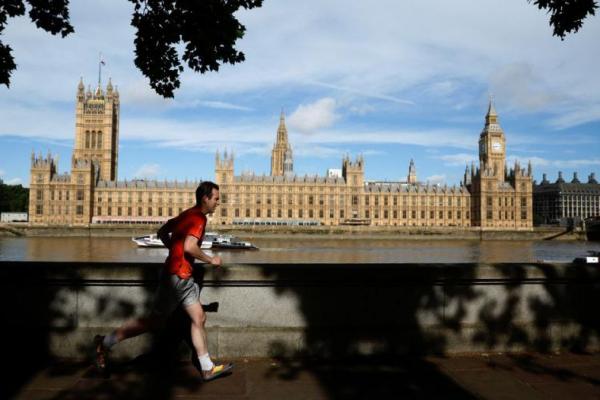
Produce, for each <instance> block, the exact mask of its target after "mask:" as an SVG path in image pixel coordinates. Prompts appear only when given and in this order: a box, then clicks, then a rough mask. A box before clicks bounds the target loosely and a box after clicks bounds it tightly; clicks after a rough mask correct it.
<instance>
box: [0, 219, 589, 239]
mask: <svg viewBox="0 0 600 400" xmlns="http://www.w3.org/2000/svg"><path fill="white" fill-rule="evenodd" d="M159 227H160V226H159V225H89V226H53V225H48V226H42V225H29V224H23V223H21V224H0V237H2V236H51V237H63V236H64V237H132V236H139V235H143V234H149V233H155V232H156V231H157V230H158V228H159ZM208 230H215V231H218V232H219V233H229V234H235V235H239V236H242V237H252V236H273V237H281V236H282V235H295V236H303V235H307V236H319V235H328V236H333V237H335V236H347V235H352V236H361V237H371V236H376V237H388V238H398V239H410V240H445V239H451V240H544V239H552V240H585V232H583V231H577V230H575V231H573V230H565V228H561V227H536V228H534V229H532V230H529V231H504V230H480V229H479V228H473V227H467V228H456V227H454V228H453V227H448V228H442V227H440V228H431V227H429V228H425V227H421V228H420V227H399V226H303V227H284V226H277V227H274V226H254V227H248V226H239V225H233V226H232V225H219V226H209V227H208Z"/></svg>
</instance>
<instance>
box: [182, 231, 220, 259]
mask: <svg viewBox="0 0 600 400" xmlns="http://www.w3.org/2000/svg"><path fill="white" fill-rule="evenodd" d="M201 244H202V243H199V240H198V238H197V237H195V236H192V235H188V236H187V237H186V238H185V242H183V251H185V252H186V253H188V254H189V255H191V256H192V257H194V258H196V259H198V260H200V261H202V262H205V263H207V264H212V265H216V266H217V267H218V266H220V265H221V257H219V256H214V257H210V256H209V255H208V254H206V253H205V252H203V251H202V250H201V249H200V245H201Z"/></svg>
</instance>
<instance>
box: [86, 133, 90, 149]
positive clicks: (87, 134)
mask: <svg viewBox="0 0 600 400" xmlns="http://www.w3.org/2000/svg"><path fill="white" fill-rule="evenodd" d="M85 148H86V149H89V148H90V131H85Z"/></svg>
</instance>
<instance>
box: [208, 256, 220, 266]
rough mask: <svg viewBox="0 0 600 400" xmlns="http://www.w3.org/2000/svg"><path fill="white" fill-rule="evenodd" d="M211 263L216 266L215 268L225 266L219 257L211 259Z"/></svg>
mask: <svg viewBox="0 0 600 400" xmlns="http://www.w3.org/2000/svg"><path fill="white" fill-rule="evenodd" d="M210 263H211V264H212V265H214V266H215V267H220V266H221V265H223V261H222V260H221V257H219V256H214V257H213V258H212V259H211V261H210Z"/></svg>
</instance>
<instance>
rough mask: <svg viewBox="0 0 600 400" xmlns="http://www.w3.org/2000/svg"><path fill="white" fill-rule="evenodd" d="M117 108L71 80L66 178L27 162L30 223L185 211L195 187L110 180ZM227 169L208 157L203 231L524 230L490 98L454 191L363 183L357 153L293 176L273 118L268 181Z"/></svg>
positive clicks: (287, 146)
mask: <svg viewBox="0 0 600 400" xmlns="http://www.w3.org/2000/svg"><path fill="white" fill-rule="evenodd" d="M119 110H120V101H119V92H118V90H117V89H116V88H113V86H112V83H111V82H110V80H109V82H108V84H107V86H106V88H102V87H101V85H100V84H99V85H98V87H97V88H96V89H95V90H94V91H92V90H90V88H89V86H88V89H87V90H86V89H85V86H84V84H83V81H81V80H80V82H79V85H78V87H77V93H76V112H75V143H74V149H73V154H72V157H71V171H70V173H62V174H60V173H59V172H58V159H57V158H56V157H53V156H52V155H51V154H48V155H46V156H42V155H35V154H32V156H31V178H30V200H29V221H30V223H31V224H34V225H64V226H87V225H90V224H123V223H125V224H143V223H146V224H147V223H151V224H154V223H162V222H164V221H166V220H167V219H169V218H171V217H173V216H176V215H177V214H178V213H180V212H182V211H183V210H185V209H186V208H189V207H191V206H193V205H194V200H195V199H194V194H195V190H196V187H197V186H198V184H199V182H198V181H194V182H190V181H183V182H182V181H156V180H138V179H136V180H129V181H128V180H119V179H118V156H119V154H118V142H119V118H120V115H119ZM234 163H235V160H234V155H233V154H232V153H229V154H227V153H226V152H225V153H223V154H221V153H219V152H217V154H216V157H215V182H216V183H217V184H218V185H219V186H220V189H221V190H220V193H221V205H220V207H219V208H217V211H216V212H215V214H214V215H212V217H211V218H210V223H211V224H213V225H284V226H310V225H327V226H339V225H366V226H399V227H400V226H412V227H463V228H466V227H479V228H480V229H490V230H530V229H532V226H533V224H532V171H531V165H528V167H527V168H521V166H520V165H519V164H518V163H517V164H515V165H514V166H513V167H512V168H508V166H507V164H506V138H505V135H504V132H503V130H502V128H501V127H500V124H499V120H498V115H497V113H496V110H495V108H494V104H493V102H492V101H490V103H489V106H488V110H487V114H486V115H485V124H484V127H483V130H482V132H481V135H480V138H479V165H478V166H475V165H474V164H471V166H467V167H466V170H465V173H464V177H463V180H462V182H461V183H460V184H459V185H458V186H451V187H450V186H446V185H444V186H440V185H431V184H427V183H421V182H419V181H418V180H417V174H416V168H415V164H414V163H413V161H412V160H411V162H410V165H409V168H408V174H407V177H406V180H404V181H398V182H373V181H368V180H366V179H365V160H364V158H363V157H362V156H358V157H357V158H355V159H350V157H348V156H345V157H344V158H343V159H342V165H341V170H330V171H329V172H328V174H326V175H324V176H307V175H299V174H296V173H295V172H294V163H293V151H292V145H291V143H290V142H289V139H288V132H287V128H286V125H285V116H284V115H283V113H282V114H281V117H280V120H279V127H278V128H277V134H276V140H275V144H274V146H273V150H272V155H271V173H270V175H255V174H248V173H245V174H242V175H236V174H235V169H234Z"/></svg>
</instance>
